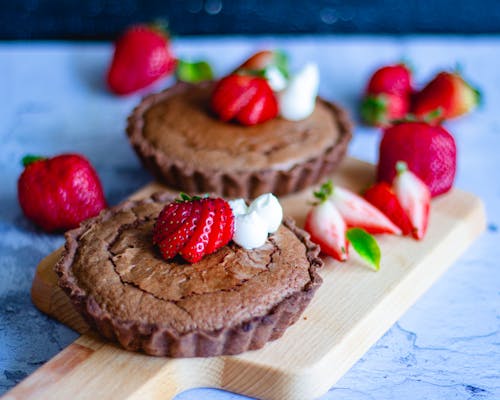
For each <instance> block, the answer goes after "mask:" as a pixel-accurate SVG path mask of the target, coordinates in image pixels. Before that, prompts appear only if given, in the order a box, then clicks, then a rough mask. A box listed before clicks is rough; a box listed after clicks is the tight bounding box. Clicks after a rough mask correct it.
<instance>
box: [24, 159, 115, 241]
mask: <svg viewBox="0 0 500 400" xmlns="http://www.w3.org/2000/svg"><path fill="white" fill-rule="evenodd" d="M23 164H24V165H25V169H24V171H23V173H22V174H21V176H20V177H19V180H18V197H19V204H20V205H21V208H22V210H23V212H24V214H25V215H26V217H27V218H29V219H30V220H32V221H33V222H35V223H36V224H37V225H38V226H40V227H41V228H42V229H43V230H45V231H47V232H53V231H62V230H67V229H72V228H76V227H77V226H78V225H79V224H80V222H82V221H83V220H85V219H87V218H90V217H93V216H95V215H97V214H99V212H100V211H101V210H102V209H103V208H105V207H106V200H105V199H104V194H103V191H102V187H101V183H100V181H99V177H98V176H97V173H96V172H95V170H94V168H92V165H90V163H89V162H88V161H87V159H85V158H84V157H83V156H81V155H78V154H62V155H59V156H56V157H53V158H41V157H34V156H26V157H24V158H23Z"/></svg>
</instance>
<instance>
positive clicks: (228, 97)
mask: <svg viewBox="0 0 500 400" xmlns="http://www.w3.org/2000/svg"><path fill="white" fill-rule="evenodd" d="M211 104H212V110H213V111H214V112H215V113H216V114H217V115H218V116H219V118H220V119H221V120H222V121H230V120H232V119H235V120H237V121H238V122H240V123H241V124H243V125H255V124H258V123H261V122H264V121H267V120H269V119H271V118H274V117H276V116H277V115H278V102H277V100H276V97H275V95H274V93H273V91H272V89H271V88H270V86H269V84H268V83H267V81H266V80H265V79H264V78H259V77H256V76H251V75H240V74H232V75H229V76H227V77H225V78H223V79H221V80H220V81H219V82H218V83H217V85H216V87H215V89H214V92H213V94H212V99H211Z"/></svg>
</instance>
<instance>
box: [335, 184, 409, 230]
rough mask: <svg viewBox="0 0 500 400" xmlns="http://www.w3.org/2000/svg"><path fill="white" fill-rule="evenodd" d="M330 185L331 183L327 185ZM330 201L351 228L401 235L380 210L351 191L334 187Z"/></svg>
mask: <svg viewBox="0 0 500 400" xmlns="http://www.w3.org/2000/svg"><path fill="white" fill-rule="evenodd" d="M329 184H331V181H329V182H328V183H327V184H326V185H329ZM330 200H331V201H332V202H333V204H334V205H335V207H336V208H337V209H338V210H339V212H340V214H341V215H342V217H343V218H344V220H345V222H346V224H347V226H348V227H349V228H352V227H356V228H362V229H364V230H366V231H367V232H368V233H391V234H394V235H400V234H401V230H400V229H399V228H398V227H397V226H396V225H395V224H394V223H392V222H391V220H390V219H389V218H387V217H386V216H385V215H384V214H383V213H382V212H381V211H380V210H378V209H377V208H375V207H374V206H372V205H371V204H370V203H368V202H367V201H366V200H365V199H363V198H362V197H361V196H358V195H357V194H355V193H353V192H351V191H350V190H347V189H344V188H341V187H339V186H335V187H334V188H333V187H332V194H331V196H330Z"/></svg>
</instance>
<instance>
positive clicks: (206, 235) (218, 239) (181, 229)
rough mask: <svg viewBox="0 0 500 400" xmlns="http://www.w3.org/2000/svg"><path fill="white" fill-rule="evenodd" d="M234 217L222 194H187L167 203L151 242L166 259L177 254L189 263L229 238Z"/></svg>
mask: <svg viewBox="0 0 500 400" xmlns="http://www.w3.org/2000/svg"><path fill="white" fill-rule="evenodd" d="M233 232H234V217H233V213H232V211H231V207H230V206H229V204H228V203H227V202H226V201H225V200H223V199H221V198H210V197H205V198H200V197H189V196H187V195H186V194H181V198H180V200H178V201H176V202H173V203H170V204H168V205H167V206H165V208H164V209H163V210H162V211H161V212H160V215H159V216H158V219H157V220H156V223H155V225H154V227H153V244H155V245H157V246H158V248H159V250H160V252H161V254H162V257H163V258H164V259H166V260H169V259H171V258H173V257H175V256H176V255H177V254H179V255H180V256H181V257H182V258H184V260H186V261H187V262H189V263H196V262H198V261H200V260H201V259H202V258H203V257H204V256H205V255H208V254H211V253H213V252H215V251H217V250H218V249H220V248H221V247H222V246H225V245H226V244H227V243H229V241H230V240H231V238H232V236H233Z"/></svg>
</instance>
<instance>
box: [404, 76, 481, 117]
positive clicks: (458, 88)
mask: <svg viewBox="0 0 500 400" xmlns="http://www.w3.org/2000/svg"><path fill="white" fill-rule="evenodd" d="M480 101H481V94H480V92H479V90H478V89H476V88H474V87H473V86H471V85H470V84H469V83H468V82H466V81H465V80H464V79H463V77H462V76H461V75H460V74H459V73H458V72H441V73H439V74H438V75H436V77H435V78H434V79H433V80H432V81H430V82H429V83H428V84H427V85H426V86H425V87H424V88H423V89H422V90H421V91H420V92H418V93H417V94H416V95H415V99H414V102H413V106H412V112H413V113H414V114H415V115H416V116H417V117H423V116H425V115H428V114H429V113H430V112H432V111H434V110H441V113H439V114H437V115H435V117H434V118H433V119H432V122H435V123H436V122H441V121H443V120H446V119H450V118H456V117H459V116H461V115H464V114H467V113H469V112H471V111H472V110H473V109H474V108H476V107H477V105H478V104H479V103H480Z"/></svg>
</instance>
